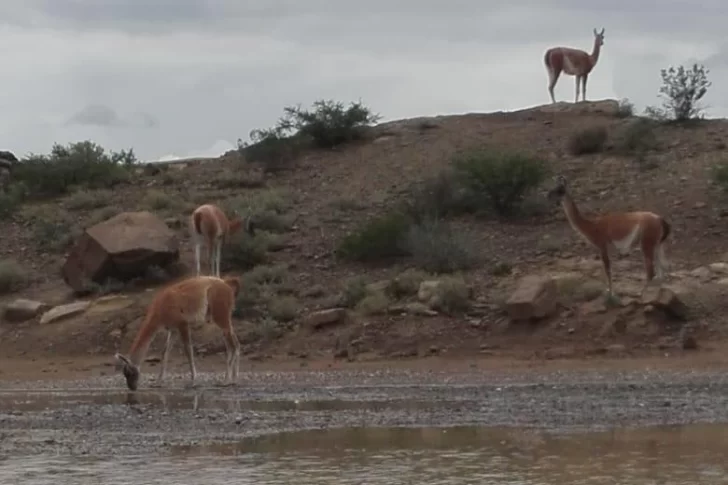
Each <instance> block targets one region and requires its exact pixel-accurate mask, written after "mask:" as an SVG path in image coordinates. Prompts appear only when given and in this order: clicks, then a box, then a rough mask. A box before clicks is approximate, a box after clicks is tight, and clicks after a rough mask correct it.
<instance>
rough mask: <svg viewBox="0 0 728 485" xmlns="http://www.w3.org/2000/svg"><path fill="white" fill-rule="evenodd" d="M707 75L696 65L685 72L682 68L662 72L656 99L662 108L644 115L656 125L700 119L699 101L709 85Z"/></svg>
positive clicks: (650, 110)
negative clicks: (659, 99) (661, 122)
mask: <svg viewBox="0 0 728 485" xmlns="http://www.w3.org/2000/svg"><path fill="white" fill-rule="evenodd" d="M709 72H710V71H709V70H708V69H706V68H705V67H704V66H703V65H700V64H697V63H695V64H693V65H692V67H690V68H687V69H686V68H685V67H684V66H678V67H677V68H676V67H674V66H670V67H669V68H667V69H661V70H660V77H661V78H662V86H660V90H659V97H660V98H662V106H660V107H655V106H649V107H648V108H647V109H646V110H645V114H646V115H647V116H648V117H650V118H653V119H656V120H659V121H677V122H683V121H688V120H693V119H699V118H702V117H703V111H704V109H703V107H702V106H701V105H700V101H701V100H702V99H703V97H704V96H705V95H706V94H707V92H708V88H709V87H710V86H711V85H712V82H710V81H709V80H708V73H709Z"/></svg>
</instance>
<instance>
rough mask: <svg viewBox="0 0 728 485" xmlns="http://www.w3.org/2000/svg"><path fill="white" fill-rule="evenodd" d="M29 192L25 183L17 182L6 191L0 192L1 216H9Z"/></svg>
mask: <svg viewBox="0 0 728 485" xmlns="http://www.w3.org/2000/svg"><path fill="white" fill-rule="evenodd" d="M27 192H28V191H27V187H26V186H25V184H22V183H15V184H12V185H10V187H8V189H7V191H6V192H4V193H0V217H8V216H10V215H11V214H13V213H14V212H15V211H16V210H18V208H19V207H20V205H21V204H22V203H23V199H25V197H26V195H27Z"/></svg>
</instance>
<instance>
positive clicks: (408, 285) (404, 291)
mask: <svg viewBox="0 0 728 485" xmlns="http://www.w3.org/2000/svg"><path fill="white" fill-rule="evenodd" d="M429 276H430V275H429V274H428V273H427V272H425V271H422V270H420V269H416V268H408V269H406V270H404V271H403V272H401V273H400V274H398V275H397V276H395V277H394V278H393V279H392V280H391V281H390V282H389V285H388V286H387V290H386V291H387V294H388V295H389V296H391V297H392V298H395V299H400V298H406V297H410V296H413V295H416V294H417V292H418V291H419V289H420V284H421V283H422V282H423V281H425V280H426V279H428V277H429Z"/></svg>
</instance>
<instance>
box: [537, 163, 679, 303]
mask: <svg viewBox="0 0 728 485" xmlns="http://www.w3.org/2000/svg"><path fill="white" fill-rule="evenodd" d="M555 180H556V186H555V187H554V188H553V189H551V190H550V191H549V192H548V198H549V200H551V201H553V202H560V203H561V206H562V207H563V209H564V212H565V213H566V217H567V219H568V220H569V223H570V224H571V227H572V228H573V229H574V230H575V231H576V232H577V233H578V234H579V235H581V236H582V237H583V238H584V239H586V241H587V242H589V243H590V244H591V245H592V246H594V247H595V248H596V249H597V250H598V251H599V255H600V256H601V259H602V265H603V267H604V273H605V274H606V277H607V285H608V297H612V296H613V293H612V270H611V263H610V260H609V250H610V249H617V250H618V251H619V252H620V253H622V254H627V253H628V252H629V251H630V250H631V248H632V246H633V245H634V244H636V243H639V244H640V248H641V249H642V256H643V258H644V264H645V276H646V281H645V287H646V286H647V285H648V284H649V283H650V282H651V281H652V280H653V279H654V278H655V269H657V278H659V279H662V277H663V276H664V274H665V266H666V261H665V253H664V248H663V243H664V242H665V239H667V237H668V236H669V235H670V224H669V223H668V222H667V221H666V220H665V219H664V218H663V217H661V216H659V215H657V214H655V213H654V212H647V211H633V212H610V213H607V214H602V215H599V216H595V217H586V216H584V215H582V213H581V212H580V211H579V208H578V207H577V206H576V203H574V199H573V198H572V197H571V194H570V193H569V190H568V188H567V182H566V178H564V177H563V176H561V175H558V176H556V177H555Z"/></svg>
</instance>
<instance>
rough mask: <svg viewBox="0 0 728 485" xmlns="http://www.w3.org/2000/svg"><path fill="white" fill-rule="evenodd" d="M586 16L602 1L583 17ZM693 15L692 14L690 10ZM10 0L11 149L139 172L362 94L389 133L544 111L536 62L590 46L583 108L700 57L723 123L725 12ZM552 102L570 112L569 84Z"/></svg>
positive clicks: (222, 147)
mask: <svg viewBox="0 0 728 485" xmlns="http://www.w3.org/2000/svg"><path fill="white" fill-rule="evenodd" d="M590 4H591V5H590ZM690 5H696V7H690ZM697 5H698V4H696V3H694V2H688V1H687V0H659V1H658V0H639V1H635V0H630V1H627V0H611V1H608V2H603V3H602V4H599V3H598V2H584V1H581V0H579V1H577V0H541V1H538V0H532V1H531V0H510V1H501V0H487V1H483V0H447V1H445V0H437V1H436V0H367V1H365V2H362V1H360V0H357V1H353V0H6V1H4V2H0V53H2V54H1V55H2V62H3V69H2V75H1V76H0V83H1V84H0V86H2V88H1V89H0V109H1V110H2V111H1V112H2V117H0V135H1V137H0V149H9V150H11V151H13V152H15V153H16V154H17V155H18V156H21V155H24V154H26V153H28V152H35V153H45V152H48V151H49V150H50V148H51V146H52V144H53V142H60V143H68V142H72V141H80V140H84V139H91V140H93V141H96V142H98V143H100V144H102V145H103V146H104V147H107V148H111V149H120V148H127V147H133V148H134V149H135V151H136V152H137V155H138V156H139V157H140V158H142V159H144V160H152V159H159V158H164V157H166V158H172V157H188V156H215V155H219V154H220V153H222V152H224V151H226V150H227V149H229V148H232V147H234V146H235V144H236V140H237V139H238V138H239V137H240V138H243V139H247V138H248V134H249V132H250V130H251V129H253V128H260V127H268V126H271V125H272V124H273V123H274V122H275V121H276V119H277V118H278V117H279V116H280V115H281V114H282V110H283V107H284V106H286V105H294V104H297V103H303V105H304V106H308V105H310V103H311V102H313V101H314V100H316V99H322V98H327V99H328V98H331V99H336V100H341V101H344V102H348V101H356V100H359V99H361V100H362V101H363V102H364V103H365V104H366V105H368V106H369V107H370V108H372V109H373V110H374V111H376V112H378V113H380V114H381V115H382V116H383V118H384V120H390V119H397V118H403V117H413V116H429V115H437V114H453V113H464V112H488V111H497V110H514V109H519V108H524V107H528V106H533V105H536V104H543V103H546V102H548V101H549V98H548V92H547V90H546V71H545V68H544V66H543V53H544V51H545V49H546V48H547V47H550V46H553V45H568V46H572V47H578V48H582V49H587V50H591V46H592V41H593V34H592V29H593V28H595V27H596V28H602V27H604V28H605V43H604V46H603V50H602V56H601V58H600V60H599V64H598V65H597V66H596V68H595V69H594V71H593V73H592V75H591V76H590V78H589V84H588V89H587V96H588V98H590V99H599V98H625V97H626V98H630V99H631V100H632V101H633V102H635V103H636V104H637V106H638V108H639V109H640V111H641V109H642V108H644V106H645V105H648V104H656V103H657V97H656V93H657V89H658V88H659V85H660V76H659V72H660V68H662V67H667V66H669V65H671V64H681V63H689V62H694V61H696V60H697V61H699V62H703V63H704V64H705V65H706V66H707V67H709V68H710V70H711V72H710V79H711V80H712V81H713V84H714V85H713V88H712V90H711V91H710V92H709V94H708V96H707V97H706V103H707V104H709V105H710V110H709V111H708V114H709V116H711V117H715V116H721V117H722V116H726V115H727V114H728V89H727V88H728V48H727V47H728V43H726V42H727V41H725V19H726V18H728V3H727V2H723V1H718V0H705V1H703V2H701V3H700V7H699V8H698V7H697ZM556 95H557V99H558V100H572V99H573V96H574V78H572V77H564V76H562V78H561V80H560V81H559V84H558V85H557V89H556Z"/></svg>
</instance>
